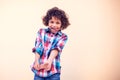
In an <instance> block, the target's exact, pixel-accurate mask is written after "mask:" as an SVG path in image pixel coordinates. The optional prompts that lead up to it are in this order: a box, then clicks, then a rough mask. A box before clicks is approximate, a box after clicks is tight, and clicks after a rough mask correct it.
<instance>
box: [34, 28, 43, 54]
mask: <svg viewBox="0 0 120 80" xmlns="http://www.w3.org/2000/svg"><path fill="white" fill-rule="evenodd" d="M41 32H42V29H40V30H39V31H38V32H37V36H36V40H35V47H33V48H32V52H33V53H35V52H37V53H39V54H40V55H41V54H42V37H41Z"/></svg>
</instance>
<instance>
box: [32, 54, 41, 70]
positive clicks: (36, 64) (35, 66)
mask: <svg viewBox="0 0 120 80" xmlns="http://www.w3.org/2000/svg"><path fill="white" fill-rule="evenodd" d="M39 58H40V55H39V54H38V53H37V52H36V53H35V62H34V65H33V67H34V68H35V69H36V70H39V69H40V64H39Z"/></svg>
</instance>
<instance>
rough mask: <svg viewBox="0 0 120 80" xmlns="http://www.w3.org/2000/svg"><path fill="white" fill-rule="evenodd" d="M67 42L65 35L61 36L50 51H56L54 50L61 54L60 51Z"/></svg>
mask: <svg viewBox="0 0 120 80" xmlns="http://www.w3.org/2000/svg"><path fill="white" fill-rule="evenodd" d="M67 40H68V37H67V35H64V36H62V37H61V38H60V39H59V40H58V42H57V44H56V45H55V46H54V47H53V48H52V49H56V50H58V52H62V49H63V48H64V46H65V44H66V42H67Z"/></svg>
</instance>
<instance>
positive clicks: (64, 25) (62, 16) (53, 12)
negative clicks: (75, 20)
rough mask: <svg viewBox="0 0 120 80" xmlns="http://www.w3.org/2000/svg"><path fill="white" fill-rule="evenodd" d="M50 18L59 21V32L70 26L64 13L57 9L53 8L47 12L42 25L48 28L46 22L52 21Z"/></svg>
mask: <svg viewBox="0 0 120 80" xmlns="http://www.w3.org/2000/svg"><path fill="white" fill-rule="evenodd" d="M52 17H56V18H58V19H59V20H60V21H61V23H62V24H61V30H63V29H65V28H67V27H68V26H69V25H70V23H69V20H68V17H67V16H66V13H65V12H64V11H63V10H61V9H59V8H58V7H53V8H51V9H49V10H48V11H47V13H46V15H45V16H44V17H43V24H44V25H45V26H48V22H49V20H50V19H52Z"/></svg>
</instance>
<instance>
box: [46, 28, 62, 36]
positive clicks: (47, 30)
mask: <svg viewBox="0 0 120 80" xmlns="http://www.w3.org/2000/svg"><path fill="white" fill-rule="evenodd" d="M45 31H46V32H48V33H51V30H50V28H47V29H45ZM55 35H60V36H61V35H62V32H61V30H60V31H58V32H57V33H55Z"/></svg>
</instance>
